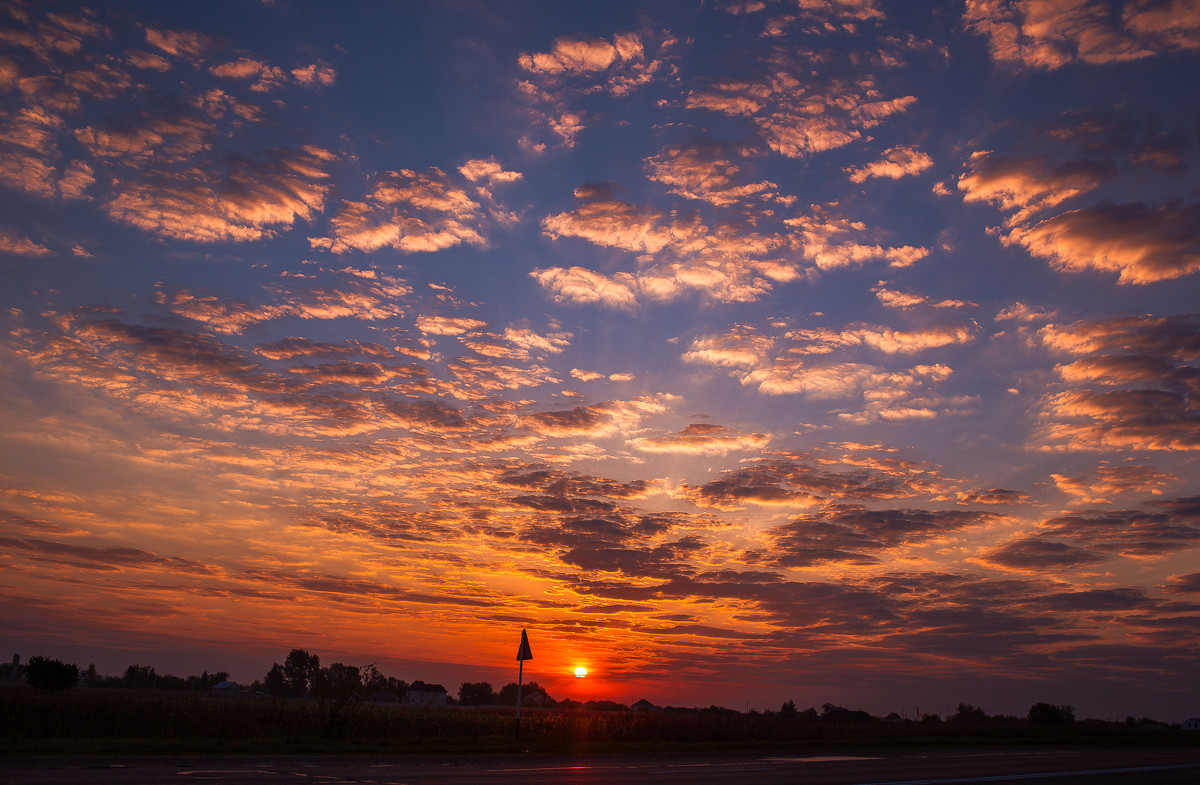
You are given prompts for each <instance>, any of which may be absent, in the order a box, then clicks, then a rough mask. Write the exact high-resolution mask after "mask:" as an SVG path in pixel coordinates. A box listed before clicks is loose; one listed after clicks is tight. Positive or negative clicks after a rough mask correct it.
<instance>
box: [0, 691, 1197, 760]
mask: <svg viewBox="0 0 1200 785" xmlns="http://www.w3.org/2000/svg"><path fill="white" fill-rule="evenodd" d="M515 730H516V716H515V713H514V711H513V710H512V709H490V708H481V709H465V708H457V707H451V708H444V709H422V708H410V707H403V706H394V705H390V706H389V705H369V704H368V705H361V706H358V707H355V708H353V709H352V710H349V711H348V712H346V713H344V714H342V715H341V716H339V717H337V718H336V720H335V721H331V720H330V718H329V716H328V714H327V713H323V712H322V710H321V707H320V706H319V705H318V704H317V702H315V701H309V700H301V699H293V700H283V699H271V698H221V697H213V696H210V695H207V694H195V695H192V694H187V693H183V694H180V693H164V692H155V691H148V690H138V691H123V690H100V689H75V690H69V691H66V692H60V693H44V692H41V691H38V690H34V689H32V688H27V687H6V688H0V753H3V754H66V753H78V754H102V753H121V754H157V753H184V752H189V753H197V752H198V753H222V754H233V753H307V752H313V753H318V752H320V753H409V752H440V753H447V752H453V753H470V752H510V751H512V752H515V751H519V750H530V751H534V752H604V751H638V750H651V749H652V750H687V749H696V748H700V747H703V748H704V749H706V750H710V751H711V750H719V749H731V750H732V749H741V750H753V749H822V748H824V749H829V748H835V747H839V748H845V747H863V746H874V747H892V746H898V745H905V746H912V745H937V746H946V745H980V744H984V745H1043V744H1064V743H1067V744H1097V745H1107V744H1118V743H1119V744H1124V745H1129V744H1172V745H1174V744H1184V745H1195V746H1200V734H1196V733H1191V734H1189V733H1184V732H1179V731H1170V730H1158V731H1149V730H1146V729H1143V728H1139V727H1136V726H1127V725H1125V724H1123V723H1122V724H1116V723H1113V724H1101V725H1091V724H1087V723H1074V724H1072V725H1069V726H1058V727H1039V726H1036V725H1031V724H1029V723H1027V722H1024V721H1009V722H1004V721H994V720H993V721H989V722H987V723H979V724H969V723H936V724H930V723H912V722H909V723H885V722H882V721H877V722H872V723H865V724H839V723H831V722H827V721H805V720H803V719H796V718H790V717H784V716H781V715H779V714H754V713H751V714H742V713H739V712H733V711H728V710H698V711H683V712H644V713H643V712H632V711H629V712H591V711H581V710H565V711H560V710H537V709H527V710H525V711H524V712H523V713H522V717H521V736H520V740H519V741H518V740H517V739H516V738H515Z"/></svg>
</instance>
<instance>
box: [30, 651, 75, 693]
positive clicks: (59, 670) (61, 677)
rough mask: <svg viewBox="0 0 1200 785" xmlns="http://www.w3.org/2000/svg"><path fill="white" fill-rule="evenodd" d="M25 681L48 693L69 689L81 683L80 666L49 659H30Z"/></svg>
mask: <svg viewBox="0 0 1200 785" xmlns="http://www.w3.org/2000/svg"><path fill="white" fill-rule="evenodd" d="M25 681H27V682H29V683H30V684H32V685H33V686H34V687H37V688H38V689H40V690H45V691H46V692H58V691H59V690H65V689H69V688H71V687H74V686H75V685H76V684H78V683H79V666H78V665H76V664H75V663H73V662H72V663H65V662H63V661H62V660H52V659H49V658H47V657H30V658H29V664H28V665H27V666H25Z"/></svg>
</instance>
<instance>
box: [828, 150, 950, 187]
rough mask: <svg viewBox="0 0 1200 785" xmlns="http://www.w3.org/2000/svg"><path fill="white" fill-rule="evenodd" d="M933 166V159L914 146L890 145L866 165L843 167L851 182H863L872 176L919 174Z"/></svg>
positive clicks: (895, 178) (897, 178)
mask: <svg viewBox="0 0 1200 785" xmlns="http://www.w3.org/2000/svg"><path fill="white" fill-rule="evenodd" d="M931 166H933V159H932V158H930V157H929V156H928V155H926V154H925V153H923V152H921V151H920V150H918V149H916V148H915V147H904V146H901V147H892V148H889V149H887V150H884V151H883V157H882V158H880V159H879V160H878V161H874V162H872V163H869V164H867V165H866V166H851V167H847V168H846V169H845V172H846V174H847V175H849V177H850V182H852V183H864V182H866V181H867V180H868V179H870V178H872V177H886V178H888V179H890V180H899V179H900V178H901V177H907V176H909V175H914V174H920V173H921V172H923V171H925V170H926V169H928V168H929V167H931Z"/></svg>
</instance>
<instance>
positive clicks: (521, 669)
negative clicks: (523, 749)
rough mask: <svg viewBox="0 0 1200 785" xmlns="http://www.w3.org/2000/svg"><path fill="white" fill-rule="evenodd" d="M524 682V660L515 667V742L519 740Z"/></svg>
mask: <svg viewBox="0 0 1200 785" xmlns="http://www.w3.org/2000/svg"><path fill="white" fill-rule="evenodd" d="M524 681H525V660H521V664H520V665H519V666H517V741H520V740H521V685H522V683H523V682H524Z"/></svg>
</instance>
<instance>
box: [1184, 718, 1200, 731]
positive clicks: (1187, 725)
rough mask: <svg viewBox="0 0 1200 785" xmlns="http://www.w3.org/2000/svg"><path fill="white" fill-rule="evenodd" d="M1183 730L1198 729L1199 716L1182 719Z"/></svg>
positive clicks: (1199, 728) (1199, 725)
mask: <svg viewBox="0 0 1200 785" xmlns="http://www.w3.org/2000/svg"><path fill="white" fill-rule="evenodd" d="M1183 729H1184V730H1200V717H1191V718H1189V719H1186V720H1184V721H1183Z"/></svg>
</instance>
